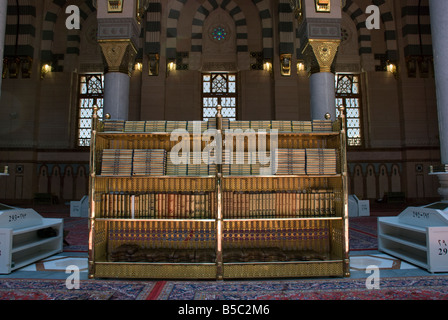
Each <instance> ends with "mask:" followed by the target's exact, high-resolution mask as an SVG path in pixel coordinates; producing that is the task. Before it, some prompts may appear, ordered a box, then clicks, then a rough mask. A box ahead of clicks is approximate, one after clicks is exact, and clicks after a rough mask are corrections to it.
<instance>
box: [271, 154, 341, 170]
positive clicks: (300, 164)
mask: <svg viewBox="0 0 448 320" xmlns="http://www.w3.org/2000/svg"><path fill="white" fill-rule="evenodd" d="M274 161H275V163H276V172H275V173H276V174H277V175H304V174H309V175H333V174H336V173H337V151H336V149H310V148H308V149H276V150H275V151H274Z"/></svg>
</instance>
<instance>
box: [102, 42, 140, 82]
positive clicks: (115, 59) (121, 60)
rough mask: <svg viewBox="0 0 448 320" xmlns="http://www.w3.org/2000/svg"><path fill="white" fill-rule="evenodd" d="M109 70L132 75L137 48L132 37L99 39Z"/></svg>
mask: <svg viewBox="0 0 448 320" xmlns="http://www.w3.org/2000/svg"><path fill="white" fill-rule="evenodd" d="M98 44H99V45H100V47H101V52H102V54H103V58H104V60H105V62H106V65H107V71H108V72H121V73H126V74H128V75H129V76H131V73H132V69H133V66H134V60H135V57H136V55H137V49H136V48H135V46H134V44H133V43H132V41H131V40H130V39H113V40H111V39H108V40H98Z"/></svg>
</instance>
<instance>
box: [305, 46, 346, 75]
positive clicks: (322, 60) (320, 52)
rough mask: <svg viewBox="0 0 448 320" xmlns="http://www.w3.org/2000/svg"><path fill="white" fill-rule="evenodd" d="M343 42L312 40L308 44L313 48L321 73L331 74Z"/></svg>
mask: <svg viewBox="0 0 448 320" xmlns="http://www.w3.org/2000/svg"><path fill="white" fill-rule="evenodd" d="M340 43H341V40H339V39H338V40H318V39H310V40H309V42H308V44H309V45H310V46H311V47H312V49H313V53H314V56H315V57H316V59H317V62H318V63H319V67H320V72H331V65H332V64H333V61H334V58H335V57H336V54H337V52H338V48H339V45H340Z"/></svg>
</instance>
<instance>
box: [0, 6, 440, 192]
mask: <svg viewBox="0 0 448 320" xmlns="http://www.w3.org/2000/svg"><path fill="white" fill-rule="evenodd" d="M278 2H279V1H271V0H264V1H261V2H259V3H258V7H257V5H255V4H254V3H253V2H252V1H250V0H233V2H232V3H234V4H235V5H236V6H238V7H239V8H240V9H241V12H240V13H238V15H237V17H238V18H235V16H231V15H230V14H229V12H228V11H226V10H224V9H218V10H215V11H213V12H210V15H209V16H208V18H205V19H204V20H203V36H202V52H193V51H192V43H193V40H192V32H193V30H194V28H195V27H194V24H193V20H194V19H195V18H197V17H198V15H197V11H198V8H199V6H200V5H201V4H203V5H206V3H207V1H199V0H189V1H187V2H186V4H185V5H184V6H183V7H182V8H181V11H180V15H179V19H178V21H177V24H176V28H177V37H176V39H172V38H171V39H169V40H167V38H166V34H167V28H168V27H172V25H171V24H172V23H173V21H170V19H169V16H170V12H171V11H172V10H173V9H177V8H179V2H178V1H177V0H169V1H161V3H162V12H161V19H160V23H161V32H160V47H161V52H160V69H159V75H158V76H148V66H147V62H148V57H147V55H146V54H143V56H141V58H142V62H143V71H141V72H140V71H134V72H133V73H132V77H131V89H130V111H129V119H130V120H160V119H166V120H198V119H201V73H202V72H203V71H210V70H212V69H213V68H214V67H216V68H221V69H220V70H222V68H226V66H227V67H228V71H236V72H237V73H238V81H239V86H238V118H239V119H241V120H263V119H279V120H308V119H309V117H310V110H309V103H310V96H309V78H308V74H307V73H306V72H300V73H297V70H296V62H297V56H296V52H293V63H292V74H291V76H290V77H283V76H281V74H280V67H279V50H278V48H279V43H280V36H279V7H278ZM67 3H76V4H79V5H81V6H82V5H83V4H84V6H82V8H83V10H84V11H85V12H86V15H85V16H83V19H82V22H81V23H82V29H81V30H80V31H78V32H74V33H73V32H68V31H67V30H66V29H65V28H64V21H65V17H66V15H65V14H64V7H63V8H59V7H58V6H56V5H55V4H54V2H53V1H52V0H45V1H42V2H41V1H39V2H38V3H37V4H36V5H37V7H36V17H35V19H34V21H35V22H34V23H35V28H36V34H35V37H34V38H33V40H32V43H31V45H32V46H33V48H34V57H33V58H34V62H33V73H32V76H31V78H30V79H22V78H21V77H20V76H19V78H18V79H9V78H8V77H7V78H6V79H4V80H3V85H2V95H1V98H0V169H1V166H3V165H9V166H10V168H11V175H10V176H9V177H6V178H1V179H3V181H2V186H1V188H0V199H12V200H27V199H28V200H29V199H32V197H33V194H34V193H36V192H44V191H45V192H53V193H56V194H57V196H58V197H59V198H60V199H62V200H71V199H78V200H79V199H80V197H81V196H82V194H83V193H86V192H87V190H86V183H87V180H86V177H85V174H87V173H88V172H87V171H88V170H87V169H88V153H87V151H86V150H79V149H77V148H75V138H76V112H77V97H78V85H77V83H78V79H79V75H80V74H82V73H84V72H98V71H101V69H102V63H103V62H102V59H101V54H100V50H99V47H98V46H97V44H96V43H95V31H96V29H95V28H96V23H97V22H96V12H95V11H93V12H90V11H89V7H88V6H85V2H84V1H81V0H79V1H68V2H67ZM423 3H424V4H425V5H427V3H425V1H423ZM369 4H372V1H371V0H362V1H356V2H355V3H354V4H352V5H350V8H348V9H347V10H346V11H344V12H343V13H342V27H343V29H344V30H346V32H347V35H348V38H347V39H346V40H345V41H344V42H343V43H342V44H341V47H340V52H339V55H338V57H337V61H336V65H335V66H336V71H337V72H356V73H360V74H361V80H362V82H361V88H362V93H363V96H362V113H363V130H364V131H363V135H364V137H365V140H364V145H363V147H362V148H358V149H349V152H348V159H349V167H350V190H351V193H355V194H357V195H358V196H360V197H361V198H370V199H378V198H381V197H383V195H384V193H385V192H389V191H400V192H404V193H405V194H406V196H407V197H409V198H419V199H424V198H427V199H429V198H436V197H437V185H438V183H437V181H436V179H435V178H433V177H430V176H429V175H428V167H429V166H430V165H433V164H437V163H438V161H440V160H439V152H438V143H439V142H438V127H437V110H436V97H435V84H434V78H433V77H432V74H429V76H428V77H420V76H418V75H417V76H416V77H414V78H412V77H408V74H407V69H406V63H405V61H406V52H407V50H408V49H407V48H410V46H409V44H412V41H414V40H413V39H415V35H413V36H409V35H404V34H403V30H407V29H406V25H407V24H413V23H414V20H415V19H414V18H415V17H414V16H412V15H403V14H402V12H407V11H406V10H404V9H403V8H405V7H406V6H411V5H415V4H408V3H407V2H404V1H394V2H393V3H392V4H391V3H389V2H388V3H387V4H385V5H382V6H381V12H382V15H383V16H384V17H383V21H382V22H381V29H380V30H371V31H369V30H366V29H365V28H361V29H359V28H357V25H358V24H359V22H362V21H363V19H364V20H365V18H366V15H365V14H361V15H357V14H356V12H359V10H360V11H361V12H363V11H364V10H365V8H366V7H367V6H368V5H369ZM263 6H264V7H263ZM261 9H266V10H269V13H270V15H271V18H270V20H269V19H266V18H263V17H262V15H260V10H261ZM357 9H359V10H357ZM403 10H404V11H403ZM48 12H54V13H55V15H56V16H57V20H56V21H55V22H54V23H50V22H48V21H46V20H45V17H46V15H47V14H48ZM240 17H244V20H245V22H244V23H245V25H244V26H243V27H241V26H240V27H238V26H237V25H236V24H235V20H236V19H239V18H240ZM425 19H427V17H425ZM216 21H221V22H222V23H225V24H226V25H228V26H229V28H230V29H229V30H230V31H231V33H232V34H233V35H234V36H235V35H236V32H237V28H238V32H240V33H241V32H243V33H245V34H247V39H243V40H242V39H239V40H238V39H236V37H234V38H232V43H230V44H229V46H225V47H223V46H219V45H217V44H216V43H213V42H212V41H211V40H210V38H209V37H208V30H209V28H210V27H211V26H213V24H214V23H215V22H216ZM290 21H291V22H292V23H293V26H294V31H293V34H294V36H293V40H292V41H293V43H294V47H295V49H296V48H297V47H298V45H299V42H300V41H299V40H298V39H297V38H295V29H296V27H297V23H296V22H295V21H294V20H293V17H292V15H291V16H290ZM424 21H426V20H424ZM266 28H271V29H270V30H271V32H272V39H271V38H268V37H266V36H265V37H264V36H263V32H265V33H266V30H264V29H266ZM45 30H47V31H48V30H51V31H52V32H53V40H52V41H50V44H49V42H48V41H46V40H44V39H42V35H43V33H44V32H43V31H45ZM263 30H264V31H263ZM69 34H75V35H77V36H79V43H78V42H77V41H74V44H73V43H72V42H70V41H68V40H67V39H68V38H67V36H68V35H69ZM391 34H395V40H391V39H390V37H391V36H390V35H391ZM388 37H389V38H388ZM75 38H76V37H75ZM427 38H428V35H425V39H427ZM360 39H361V40H360ZM140 41H141V42H142V43H141V45H140V47H141V49H142V50H143V47H144V42H145V38H144V37H143V38H141V39H140ZM426 41H427V40H426ZM173 42H174V43H175V46H176V50H177V52H186V53H188V59H187V60H186V62H185V63H187V64H188V70H176V71H173V72H170V73H169V74H167V73H166V64H167V56H166V54H165V52H166V51H165V50H166V48H167V47H169V46H171V45H172V43H173ZM241 43H244V45H247V51H243V52H236V49H235V48H236V47H237V45H241ZM70 47H74V48H75V49H76V48H77V49H78V50H79V53H78V54H73V53H68V51H70V50H68V48H70ZM270 48H273V52H274V54H273V57H272V60H271V61H272V63H273V72H272V73H269V72H268V71H263V70H256V71H254V70H250V63H252V62H253V61H252V60H251V58H250V53H251V52H262V51H266V49H270ZM360 48H361V49H360ZM366 48H367V50H368V49H369V48H370V49H371V51H370V52H365V49H366ZM45 50H52V53H53V54H56V55H57V54H59V55H61V57H62V58H61V59H62V60H60V61H58V66H59V67H61V68H59V69H57V70H55V72H52V73H51V74H49V75H47V76H46V78H45V79H40V75H39V71H40V63H41V61H40V57H41V56H42V52H43V51H45ZM363 50H364V51H363ZM75 51H76V50H75ZM360 51H363V52H362V53H361V52H360ZM388 52H396V53H397V55H398V59H397V63H398V67H399V72H400V75H399V77H398V79H396V78H395V77H394V76H393V75H392V74H390V73H388V72H384V71H378V70H377V69H378V67H379V66H381V63H383V62H384V61H382V60H381V56H382V55H383V56H384V55H386V53H388ZM17 166H23V168H24V170H23V171H22V172H16V169H15V168H16V167H17ZM54 168H58V169H56V171H53V169H54ZM67 168H69V169H67ZM79 168H83V169H81V171H78V169H79ZM420 169H421V170H420ZM42 170H43V171H42ZM45 170H47V171H45ZM357 170H358V171H357ZM43 172H46V173H45V174H46V176H45V177H43ZM78 174H79V176H78ZM53 176H54V177H53ZM58 177H59V178H58Z"/></svg>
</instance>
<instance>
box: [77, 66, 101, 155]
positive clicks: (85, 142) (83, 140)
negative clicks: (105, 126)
mask: <svg viewBox="0 0 448 320" xmlns="http://www.w3.org/2000/svg"><path fill="white" fill-rule="evenodd" d="M103 101H104V75H103V74H84V75H81V76H80V79H79V102H78V103H79V104H78V116H77V146H78V147H89V146H90V138H91V135H92V115H93V107H94V106H95V105H96V106H97V107H98V117H99V118H100V119H101V118H102V117H103Z"/></svg>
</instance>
